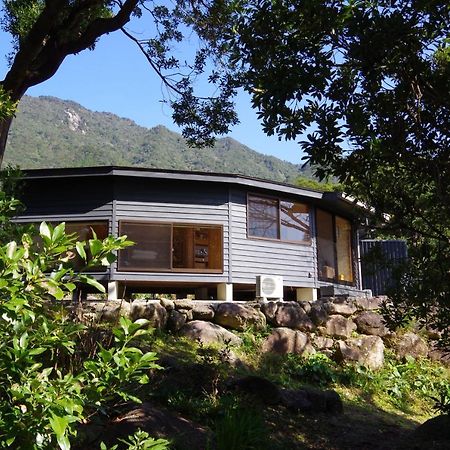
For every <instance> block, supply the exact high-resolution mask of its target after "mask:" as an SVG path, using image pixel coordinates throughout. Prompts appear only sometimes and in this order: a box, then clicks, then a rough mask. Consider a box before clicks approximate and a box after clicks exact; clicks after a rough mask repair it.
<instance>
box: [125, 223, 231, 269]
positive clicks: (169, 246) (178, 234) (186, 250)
mask: <svg viewBox="0 0 450 450" xmlns="http://www.w3.org/2000/svg"><path fill="white" fill-rule="evenodd" d="M120 234H121V235H122V234H126V235H127V236H128V239H130V240H132V241H134V242H135V243H136V244H135V245H134V246H132V247H127V248H126V249H123V250H120V251H119V270H122V271H144V272H150V271H181V272H186V271H189V272H222V271H223V243H222V240H223V239H222V235H223V231H222V227H221V226H220V225H194V224H166V223H148V222H147V223H146V222H125V221H122V222H120Z"/></svg>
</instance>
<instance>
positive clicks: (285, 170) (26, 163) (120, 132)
mask: <svg viewBox="0 0 450 450" xmlns="http://www.w3.org/2000/svg"><path fill="white" fill-rule="evenodd" d="M5 163H7V164H14V165H16V164H17V165H19V166H20V167H21V168H23V169H32V168H49V167H81V166H98V165H122V166H139V167H149V168H160V169H179V170H198V171H211V172H222V173H239V174H242V175H248V176H253V177H260V178H265V179H271V180H275V181H280V182H295V181H296V180H297V178H298V177H299V175H304V174H306V176H308V177H310V176H311V175H310V171H308V170H306V171H305V170H302V169H301V166H300V165H295V164H292V163H289V162H287V161H282V160H280V159H278V158H275V157H273V156H268V155H264V154H261V153H258V152H256V151H254V150H252V149H250V148H248V147H246V146H245V145H243V144H241V143H239V142H237V141H236V140H234V139H232V138H228V137H227V138H223V139H218V140H217V143H216V145H215V146H214V148H204V149H197V148H191V147H188V145H187V144H186V142H185V140H184V139H183V137H182V136H181V135H180V134H178V133H175V132H173V131H170V130H168V129H167V128H165V127H164V126H161V125H159V126H156V127H154V128H150V129H148V128H144V127H141V126H139V125H137V124H136V123H135V122H133V121H132V120H130V119H125V118H121V117H118V116H116V115H114V114H111V113H105V112H93V111H90V110H88V109H86V108H84V107H82V106H81V105H79V104H77V103H75V102H72V101H64V100H60V99H57V98H54V97H28V96H26V97H24V98H23V100H22V101H21V102H20V105H19V109H18V112H17V117H16V118H15V120H14V122H13V125H12V129H11V133H10V137H9V141H8V147H7V150H6V155H5Z"/></svg>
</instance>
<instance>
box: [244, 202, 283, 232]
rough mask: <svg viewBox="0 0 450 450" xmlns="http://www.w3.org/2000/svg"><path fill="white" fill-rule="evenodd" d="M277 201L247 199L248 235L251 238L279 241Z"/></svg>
mask: <svg viewBox="0 0 450 450" xmlns="http://www.w3.org/2000/svg"><path fill="white" fill-rule="evenodd" d="M278 229H279V218H278V200H275V199H270V198H263V197H253V196H249V197H248V234H249V236H253V237H264V238H270V239H279V233H278Z"/></svg>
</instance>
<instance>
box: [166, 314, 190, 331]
mask: <svg viewBox="0 0 450 450" xmlns="http://www.w3.org/2000/svg"><path fill="white" fill-rule="evenodd" d="M185 323H186V316H185V315H184V314H183V313H181V312H180V311H177V310H175V309H174V310H173V311H170V313H169V318H168V320H167V328H168V329H169V330H171V331H179V330H180V329H181V328H182V327H183V325H184V324H185Z"/></svg>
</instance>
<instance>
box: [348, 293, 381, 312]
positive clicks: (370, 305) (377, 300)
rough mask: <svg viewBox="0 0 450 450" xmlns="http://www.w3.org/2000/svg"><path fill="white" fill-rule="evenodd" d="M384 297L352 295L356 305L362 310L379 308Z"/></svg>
mask: <svg viewBox="0 0 450 450" xmlns="http://www.w3.org/2000/svg"><path fill="white" fill-rule="evenodd" d="M385 299H386V297H384V296H383V297H354V298H353V302H354V304H355V305H356V307H357V308H358V309H360V310H364V311H373V310H377V309H380V307H381V304H382V303H383V301H384V300H385Z"/></svg>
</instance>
